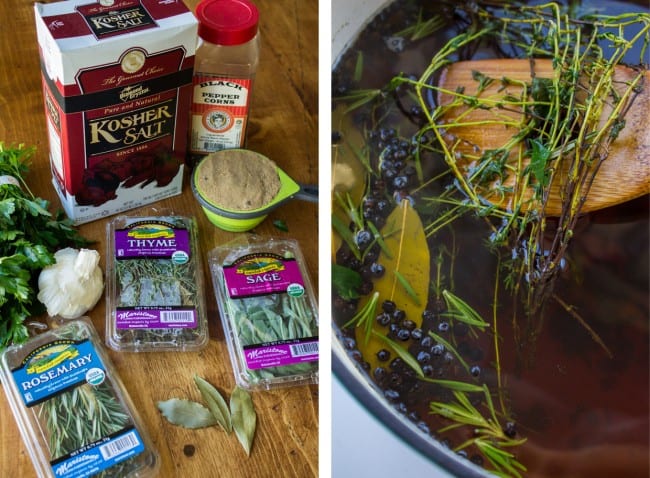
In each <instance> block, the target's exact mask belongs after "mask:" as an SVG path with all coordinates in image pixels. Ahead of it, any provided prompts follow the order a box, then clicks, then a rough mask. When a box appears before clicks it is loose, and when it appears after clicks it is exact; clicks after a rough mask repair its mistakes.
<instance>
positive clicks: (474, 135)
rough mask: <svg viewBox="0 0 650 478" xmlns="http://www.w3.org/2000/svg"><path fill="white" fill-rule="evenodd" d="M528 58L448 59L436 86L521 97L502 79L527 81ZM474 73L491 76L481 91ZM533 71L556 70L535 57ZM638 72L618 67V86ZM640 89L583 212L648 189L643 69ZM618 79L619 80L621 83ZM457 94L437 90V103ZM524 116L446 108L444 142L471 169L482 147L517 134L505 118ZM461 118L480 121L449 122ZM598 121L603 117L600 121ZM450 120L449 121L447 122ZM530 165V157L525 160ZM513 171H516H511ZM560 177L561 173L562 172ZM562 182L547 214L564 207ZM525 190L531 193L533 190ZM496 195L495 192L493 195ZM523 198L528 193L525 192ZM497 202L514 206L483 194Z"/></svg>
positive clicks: (648, 93)
mask: <svg viewBox="0 0 650 478" xmlns="http://www.w3.org/2000/svg"><path fill="white" fill-rule="evenodd" d="M531 68H532V63H531V62H530V61H529V60H527V59H523V60H519V59H496V60H492V59H491V60H475V61H461V62H457V63H453V64H451V65H450V66H449V67H447V68H446V69H445V70H444V71H443V72H442V74H441V76H440V80H439V82H438V86H439V87H440V88H441V89H444V90H447V91H451V92H454V91H456V89H457V88H458V87H463V88H464V93H465V94H468V95H471V96H478V97H479V98H481V99H502V98H504V97H505V95H512V96H515V97H519V96H521V92H522V88H521V87H520V86H516V85H508V86H506V87H505V88H504V85H503V84H502V82H501V81H499V80H500V79H501V78H509V79H514V80H521V81H523V82H526V83H528V84H530V82H531V81H532V80H531V76H532V75H531ZM474 72H480V73H482V74H483V75H485V76H487V77H490V78H494V79H495V81H493V82H492V83H491V84H490V85H489V86H487V87H486V88H485V89H484V90H483V91H482V92H481V93H480V94H477V91H478V84H479V82H478V81H477V80H476V79H474V78H473V74H474ZM534 74H535V75H536V76H537V77H538V78H552V77H553V75H554V71H553V66H552V63H551V60H536V61H535V62H534ZM636 74H638V73H637V72H635V71H634V70H632V69H631V68H627V67H623V66H618V67H617V68H616V71H615V73H614V81H615V83H616V84H619V85H620V91H621V92H623V91H624V90H625V88H626V83H625V82H626V81H630V80H631V79H632V78H634V76H635V75H636ZM644 74H645V78H644V81H643V84H642V85H641V86H642V87H643V90H642V91H641V93H639V94H638V95H637V96H636V97H635V98H634V101H633V102H632V105H631V107H630V109H629V110H628V112H627V114H626V115H625V120H626V124H625V127H624V128H623V129H622V131H621V132H620V134H619V136H618V138H617V139H616V140H615V141H614V142H613V143H612V144H611V146H610V150H609V155H608V157H607V158H606V159H605V160H604V161H603V162H602V164H601V166H600V169H599V170H598V171H597V173H596V176H595V178H594V182H593V183H592V186H591V189H590V190H589V194H588V195H587V198H586V200H585V203H584V204H583V206H582V209H581V211H583V212H589V211H594V210H597V209H602V208H605V207H608V206H613V205H616V204H620V203H623V202H626V201H628V200H631V199H634V198H637V197H640V196H642V195H644V194H648V192H650V181H649V179H650V125H649V124H648V123H649V122H650V121H649V119H650V74H649V73H648V71H647V70H646V71H645V72H644ZM619 82H620V83H619ZM455 98H456V96H455V95H454V94H452V93H445V92H444V91H440V93H439V94H438V98H437V99H438V105H448V104H449V103H451V102H452V101H453V100H454V99H455ZM606 115H607V113H606V112H603V118H602V120H603V121H604V120H606V118H605V116H606ZM522 118H523V113H522V112H521V111H516V110H512V108H510V109H509V110H508V111H505V110H504V109H499V108H490V109H480V108H474V109H469V108H468V107H466V106H454V107H450V108H449V109H448V110H447V111H446V112H445V114H444V116H443V122H444V123H445V126H444V128H445V133H446V134H445V142H446V143H447V144H448V146H450V147H451V145H452V144H453V145H454V146H453V147H454V152H455V153H456V154H457V156H458V153H460V154H461V156H460V157H461V158H464V159H465V161H464V162H462V161H461V163H463V165H464V167H465V172H467V171H468V170H469V166H470V164H471V161H472V158H474V159H476V158H478V157H480V156H481V154H482V153H483V152H484V151H487V150H491V149H498V148H501V147H503V146H504V145H505V144H507V143H508V142H509V141H511V140H512V137H513V135H514V134H515V133H517V132H518V131H517V128H516V127H514V128H513V127H512V126H511V127H507V126H505V125H504V124H503V123H504V119H511V120H512V121H513V122H519V121H521V120H522ZM456 119H459V120H460V121H458V123H473V122H482V124H480V125H477V124H465V125H459V126H452V124H453V123H454V122H455V121H456ZM601 122H602V121H601ZM447 125H448V126H447ZM521 148H523V145H522V144H519V145H518V146H516V147H513V148H512V151H511V153H510V157H509V159H508V161H509V162H514V163H513V164H516V161H517V160H518V159H517V158H518V156H519V154H520V152H521ZM525 161H526V163H525V164H528V162H529V159H525ZM564 163H567V161H564ZM567 169H568V166H565V168H564V171H562V167H561V166H560V171H559V172H557V173H556V174H568V173H567ZM511 176H514V175H511ZM560 178H561V177H560ZM559 182H561V181H557V180H555V181H553V184H554V186H555V187H553V185H552V186H551V191H550V195H549V199H548V201H547V204H546V209H545V213H546V214H547V215H549V216H559V215H560V212H561V210H562V202H563V201H562V197H561V192H560V186H559V185H558V183H559ZM513 183H514V177H511V178H510V184H508V185H510V186H512V185H513ZM526 194H528V197H530V194H532V191H530V193H528V192H527V193H526ZM497 196H498V197H497ZM524 197H526V196H525V195H524ZM486 199H487V200H488V201H490V202H493V203H494V204H496V205H497V206H498V207H500V208H503V209H508V208H511V207H512V197H511V195H510V194H506V195H505V196H503V195H497V194H496V193H495V194H494V196H493V197H487V198H486Z"/></svg>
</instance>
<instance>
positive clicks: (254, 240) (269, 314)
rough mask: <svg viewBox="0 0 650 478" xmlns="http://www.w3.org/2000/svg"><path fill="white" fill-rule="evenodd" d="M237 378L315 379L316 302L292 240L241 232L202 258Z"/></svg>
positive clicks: (269, 384)
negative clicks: (213, 290) (242, 234)
mask: <svg viewBox="0 0 650 478" xmlns="http://www.w3.org/2000/svg"><path fill="white" fill-rule="evenodd" d="M208 261H209V264H210V271H211V274H212V280H213V285H214V289H215V294H216V296H217V304H218V305H219V312H220V315H221V322H222V325H223V328H224V332H225V335H226V340H227V342H228V351H229V353H230V359H231V362H232V366H233V369H234V372H235V380H236V381H237V384H238V385H239V386H241V387H242V388H244V389H248V390H260V389H271V388H276V387H281V386H290V385H300V384H307V383H317V382H318V308H317V303H316V299H315V296H314V292H313V289H312V287H311V283H310V281H309V276H308V274H307V270H306V267H305V261H304V258H303V256H302V252H301V251H300V247H299V246H298V243H297V242H296V241H294V240H281V239H276V238H264V237H260V236H248V237H247V236H243V237H242V238H240V239H237V240H235V241H233V242H231V243H229V244H226V245H225V246H221V247H217V248H215V249H213V250H212V251H211V252H210V254H209V258H208Z"/></svg>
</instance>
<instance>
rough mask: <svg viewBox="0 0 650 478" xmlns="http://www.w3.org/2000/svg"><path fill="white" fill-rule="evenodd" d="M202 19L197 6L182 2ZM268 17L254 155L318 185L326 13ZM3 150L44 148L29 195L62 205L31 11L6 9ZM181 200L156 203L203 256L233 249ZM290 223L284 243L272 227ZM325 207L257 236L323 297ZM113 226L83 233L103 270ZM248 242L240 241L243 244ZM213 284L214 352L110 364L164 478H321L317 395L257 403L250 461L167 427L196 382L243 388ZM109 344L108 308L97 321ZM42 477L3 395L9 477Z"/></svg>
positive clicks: (0, 41)
mask: <svg viewBox="0 0 650 478" xmlns="http://www.w3.org/2000/svg"><path fill="white" fill-rule="evenodd" d="M185 1H186V3H187V5H188V6H189V7H190V8H192V9H193V8H194V7H195V6H196V4H197V3H198V0H185ZM255 3H256V4H257V6H258V8H259V10H260V32H261V42H262V50H261V58H260V65H259V68H258V71H257V77H256V83H255V86H254V90H253V100H252V110H251V122H252V124H251V126H250V129H249V139H248V145H247V146H248V148H249V149H252V150H255V151H258V152H260V153H262V154H265V155H266V156H268V157H270V158H271V159H273V160H275V161H276V162H277V163H278V165H279V166H280V167H281V168H282V169H284V170H285V171H286V172H287V173H288V174H289V175H290V176H292V177H293V178H294V179H295V180H296V181H298V182H300V183H304V184H316V183H317V181H318V141H317V131H318V125H317V121H318V114H317V113H318V112H317V106H318V101H317V98H318V95H317V92H318V89H317V87H318V2H315V1H296V0H292V1H290V0H283V1H280V0H255ZM0 18H2V22H0V36H1V38H0V58H1V61H2V64H1V65H0V141H3V142H4V143H5V144H18V143H24V144H25V145H30V146H36V148H37V152H36V155H35V157H34V158H33V162H32V165H31V170H30V173H29V175H28V176H27V178H26V179H27V183H28V185H29V186H30V188H31V190H32V191H33V192H34V193H35V194H36V195H37V196H40V197H43V198H46V199H49V200H50V201H51V205H52V210H54V209H55V208H56V209H58V208H60V202H59V199H58V197H57V196H56V193H55V191H54V188H53V186H52V183H51V174H50V166H49V160H48V143H47V134H46V125H45V114H44V109H43V99H42V94H41V82H40V70H39V59H38V49H37V43H36V33H35V28H34V13H33V1H32V0H2V1H1V2H0ZM185 176H186V177H185V183H184V192H183V194H182V195H181V196H176V197H174V198H170V199H167V200H163V201H161V202H159V203H156V206H161V207H166V208H172V209H173V210H174V211H175V212H176V213H178V214H183V215H189V216H195V217H196V219H197V221H198V224H199V235H200V241H201V247H202V251H203V252H207V251H209V250H211V249H212V248H214V247H215V246H217V245H221V244H223V243H225V242H228V241H230V240H232V239H234V238H235V237H236V234H237V233H229V232H225V231H222V230H220V229H217V228H215V227H214V226H212V225H211V224H210V223H209V222H208V221H207V219H206V218H205V216H204V215H203V213H202V212H201V210H200V209H199V207H198V205H197V204H196V203H195V201H194V198H193V196H192V193H191V191H190V189H189V185H188V182H187V172H186V175H185ZM275 219H282V220H284V221H285V222H286V224H287V226H288V229H289V230H288V232H283V231H281V230H279V229H277V228H276V227H275V226H274V225H273V221H274V220H275ZM317 219H318V207H317V204H314V203H309V202H303V201H299V200H294V201H290V202H288V203H285V204H284V205H282V206H281V207H280V208H278V209H276V210H275V211H273V212H272V213H271V214H270V215H269V216H268V218H267V219H266V220H265V221H264V222H263V223H262V224H261V225H260V226H258V227H257V228H256V229H255V232H256V233H259V234H263V235H279V236H281V237H287V238H294V239H296V240H298V242H299V244H300V246H301V249H302V251H303V253H304V255H305V257H306V259H307V267H308V269H309V271H310V277H311V280H312V284H313V285H314V287H315V288H316V289H317V288H318V251H317V248H318V231H317V227H318V223H317ZM105 222H106V221H105V220H101V221H96V222H92V223H88V224H84V225H82V226H79V230H80V232H81V233H82V234H83V235H84V236H85V237H87V238H89V239H92V240H95V241H97V243H96V244H95V245H94V246H93V247H95V248H96V249H97V250H98V251H99V252H100V255H101V256H102V262H101V265H102V268H104V266H105V264H106V262H105V254H106V253H105V241H104V235H105V226H106V224H105ZM240 234H241V233H240ZM204 274H205V275H206V281H207V282H206V284H207V285H208V289H207V290H206V296H207V297H206V301H207V304H208V312H209V321H210V343H209V345H208V346H207V348H205V349H204V350H202V351H201V352H197V353H187V352H186V353H180V352H179V353H169V352H167V353H164V352H161V353H124V352H114V351H112V350H109V355H110V357H111V358H112V359H113V361H114V364H115V366H116V368H117V370H118V372H119V374H120V376H121V378H122V380H123V382H124V383H125V385H126V388H127V389H128V392H129V393H130V395H131V397H132V398H133V400H134V402H135V405H136V407H137V408H138V410H139V412H140V413H141V415H142V418H143V420H144V422H145V426H146V427H147V428H148V431H149V432H150V434H151V436H152V438H153V440H154V442H155V445H156V447H157V449H158V451H159V453H160V455H161V460H162V468H161V472H160V475H159V476H161V477H165V478H167V477H183V478H192V477H201V478H204V477H222V476H223V477H229V478H230V477H240V476H241V477H273V478H276V477H278V476H282V477H300V478H305V477H310V476H317V475H318V386H316V385H311V386H300V387H292V388H285V389H278V390H274V391H268V392H267V391H265V392H253V395H252V396H253V402H254V405H255V408H256V411H257V414H258V428H257V434H256V436H255V441H254V443H253V449H252V451H251V455H250V457H247V456H246V453H245V452H244V450H243V448H242V447H241V445H240V444H239V442H238V441H237V439H236V438H235V436H234V435H231V436H228V435H226V434H225V433H224V432H222V431H221V430H220V429H219V428H218V427H210V428H207V429H199V430H187V429H184V428H180V427H176V426H173V425H171V424H169V423H168V422H166V421H165V420H164V419H163V418H162V417H161V415H160V413H159V412H158V410H157V408H156V402H157V401H159V400H166V399H169V398H172V397H188V398H192V399H195V400H199V401H200V395H199V394H198V392H197V390H196V387H195V385H194V384H193V381H192V376H193V375H194V374H195V373H196V374H198V375H200V376H203V377H204V378H206V379H207V380H208V381H210V382H211V383H213V384H214V385H216V386H217V387H218V388H219V389H220V390H222V391H224V392H226V393H227V394H229V393H230V391H232V389H233V388H234V386H235V382H234V376H233V371H232V367H231V364H230V360H229V357H228V352H227V346H226V342H225V340H224V334H223V330H222V327H221V323H220V319H219V314H218V310H217V304H216V300H215V297H214V293H213V292H212V282H211V280H210V278H209V277H208V274H207V268H206V269H205V270H204ZM88 315H89V316H90V317H91V319H92V321H93V323H94V325H95V327H96V328H97V330H98V332H99V334H100V336H102V337H103V335H104V327H105V326H104V323H105V302H104V299H103V298H102V299H101V300H100V302H99V303H98V304H97V306H96V307H95V308H94V309H93V310H92V311H91V312H89V314H88ZM7 476H15V477H20V478H29V477H32V476H35V472H34V469H33V467H32V464H31V461H30V459H29V456H28V453H27V450H26V448H25V446H24V445H23V442H22V439H21V437H20V434H19V432H18V427H17V425H16V423H15V421H14V418H13V416H12V413H11V409H10V408H9V405H8V402H7V399H6V397H5V395H4V393H1V394H0V477H7Z"/></svg>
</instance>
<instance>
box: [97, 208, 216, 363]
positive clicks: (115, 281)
mask: <svg viewBox="0 0 650 478" xmlns="http://www.w3.org/2000/svg"><path fill="white" fill-rule="evenodd" d="M107 231H108V237H107V245H108V259H107V270H106V276H107V281H106V283H107V288H106V301H107V312H106V314H107V326H106V343H107V344H108V345H109V347H111V348H113V349H115V350H123V351H134V352H142V351H150V350H155V351H161V350H181V351H183V350H186V351H187V350H198V349H201V348H203V347H204V346H205V345H206V344H207V342H208V322H207V315H206V311H205V299H204V293H203V281H202V277H203V275H202V269H201V260H200V254H199V248H198V239H197V230H196V224H195V222H194V220H193V219H190V218H187V217H183V216H119V217H117V218H115V219H114V220H113V221H111V222H110V223H109V224H108V226H107Z"/></svg>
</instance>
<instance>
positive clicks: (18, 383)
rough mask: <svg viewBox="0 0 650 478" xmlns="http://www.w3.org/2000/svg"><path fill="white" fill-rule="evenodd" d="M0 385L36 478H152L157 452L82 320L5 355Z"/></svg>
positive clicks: (93, 333)
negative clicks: (36, 475)
mask: <svg viewBox="0 0 650 478" xmlns="http://www.w3.org/2000/svg"><path fill="white" fill-rule="evenodd" d="M0 380H2V385H3V389H4V391H5V394H6V395H7V399H8V401H9V405H10V406H11V409H12V411H13V414H14V417H15V419H16V421H17V422H18V425H19V429H20V433H21V435H22V438H23V441H24V442H25V445H26V447H27V451H28V452H29V455H30V457H31V459H32V462H33V464H34V467H35V469H36V472H37V474H38V476H39V477H61V476H65V477H66V478H83V477H89V476H95V475H97V474H99V473H102V475H101V476H105V477H124V476H138V477H149V476H154V475H156V474H157V471H158V468H159V461H160V460H159V457H158V454H157V452H156V450H155V449H154V448H153V446H152V444H151V440H150V438H149V436H148V434H147V433H146V431H145V429H144V428H143V426H142V422H141V420H140V418H139V416H138V415H137V413H136V412H135V409H134V407H133V403H132V402H131V400H130V398H129V396H128V394H127V391H126V390H125V389H124V386H123V385H122V383H121V381H120V379H119V377H118V375H117V373H116V371H115V369H114V368H113V365H112V363H111V361H110V359H109V357H108V355H107V354H106V353H105V350H104V348H103V346H102V344H101V341H100V339H99V337H98V335H97V332H96V331H95V328H94V327H93V326H92V324H91V323H90V322H88V321H86V319H76V320H73V321H69V322H64V323H63V325H61V326H59V327H57V328H54V329H51V330H48V331H46V332H44V333H42V334H40V335H38V336H36V337H35V338H33V339H31V340H29V341H28V342H27V343H25V344H22V345H14V346H10V347H8V348H7V349H5V350H4V351H3V352H2V355H1V356H0Z"/></svg>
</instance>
